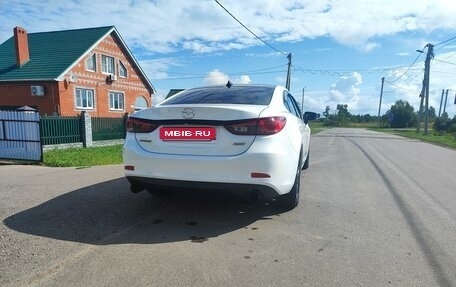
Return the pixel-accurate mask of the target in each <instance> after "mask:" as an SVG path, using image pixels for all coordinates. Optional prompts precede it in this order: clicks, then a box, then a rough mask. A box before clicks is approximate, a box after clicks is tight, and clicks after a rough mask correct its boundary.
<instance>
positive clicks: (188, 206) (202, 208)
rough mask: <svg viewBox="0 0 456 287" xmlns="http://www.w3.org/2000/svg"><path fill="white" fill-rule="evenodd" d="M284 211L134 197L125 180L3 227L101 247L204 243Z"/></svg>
mask: <svg viewBox="0 0 456 287" xmlns="http://www.w3.org/2000/svg"><path fill="white" fill-rule="evenodd" d="M283 212H284V210H283V209H281V207H280V206H279V205H278V204H277V203H275V202H265V201H259V202H257V203H253V204H252V203H248V202H245V201H243V200H242V198H241V197H233V196H231V195H230V194H227V193H211V192H207V191H201V190H199V191H198V190H186V191H179V192H173V193H172V194H171V195H169V196H163V197H153V196H151V195H149V194H148V193H147V192H143V193H139V194H132V193H130V191H129V185H128V183H127V181H126V180H125V179H124V178H118V179H114V180H110V181H106V182H102V183H99V184H96V185H92V186H88V187H85V188H81V189H78V190H74V191H71V192H68V193H65V194H62V195H60V196H57V197H55V198H53V199H51V200H48V201H46V202H44V203H42V204H40V205H38V206H35V207H33V208H30V209H27V210H24V211H21V212H19V213H17V214H14V215H12V216H9V217H8V218H6V219H5V220H4V224H5V225H6V226H7V227H9V228H11V229H13V230H15V231H18V232H22V233H26V234H30V235H36V236H42V237H47V238H53V239H58V240H65V241H73V242H81V243H89V244H97V245H106V244H125V243H143V244H154V243H166V242H176V241H185V240H188V241H192V242H198V243H201V242H205V241H207V240H210V239H211V238H215V237H217V236H220V235H223V234H226V233H229V232H232V231H235V230H238V229H242V228H250V229H253V230H256V229H257V227H255V226H254V224H255V222H257V221H258V220H273V219H274V218H277V217H278V216H280V215H281V214H282V213H283Z"/></svg>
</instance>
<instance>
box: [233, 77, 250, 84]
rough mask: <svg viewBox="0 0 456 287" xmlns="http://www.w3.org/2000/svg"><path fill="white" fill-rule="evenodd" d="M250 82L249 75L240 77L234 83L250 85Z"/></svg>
mask: <svg viewBox="0 0 456 287" xmlns="http://www.w3.org/2000/svg"><path fill="white" fill-rule="evenodd" d="M251 82H252V80H251V79H250V77H249V75H242V76H240V77H239V79H238V80H236V83H239V84H250V83H251Z"/></svg>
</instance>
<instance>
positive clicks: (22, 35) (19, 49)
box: [14, 27, 30, 67]
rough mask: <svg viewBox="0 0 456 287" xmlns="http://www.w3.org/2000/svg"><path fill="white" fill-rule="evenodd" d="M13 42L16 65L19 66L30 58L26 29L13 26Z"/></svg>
mask: <svg viewBox="0 0 456 287" xmlns="http://www.w3.org/2000/svg"><path fill="white" fill-rule="evenodd" d="M14 42H15V44H16V65H17V66H18V67H20V66H22V65H24V64H25V63H27V62H28V61H29V60H30V54H29V48H28V38H27V31H25V29H24V28H21V27H15V28H14Z"/></svg>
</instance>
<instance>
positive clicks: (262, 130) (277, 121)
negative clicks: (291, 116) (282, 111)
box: [258, 117, 287, 135]
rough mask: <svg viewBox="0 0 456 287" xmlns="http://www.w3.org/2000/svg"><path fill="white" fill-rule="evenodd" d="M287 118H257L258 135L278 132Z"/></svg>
mask: <svg viewBox="0 0 456 287" xmlns="http://www.w3.org/2000/svg"><path fill="white" fill-rule="evenodd" d="M286 123H287V118H285V117H269V118H261V119H258V134H259V135H273V134H276V133H278V132H280V131H281V130H282V129H283V127H285V124H286Z"/></svg>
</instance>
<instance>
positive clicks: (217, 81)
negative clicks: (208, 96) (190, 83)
mask: <svg viewBox="0 0 456 287" xmlns="http://www.w3.org/2000/svg"><path fill="white" fill-rule="evenodd" d="M228 80H229V77H228V75H227V74H225V73H222V72H220V71H219V70H217V69H215V70H213V71H211V72H210V73H209V74H208V75H207V76H206V77H205V78H204V83H205V84H206V85H223V84H226V83H227V82H228Z"/></svg>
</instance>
